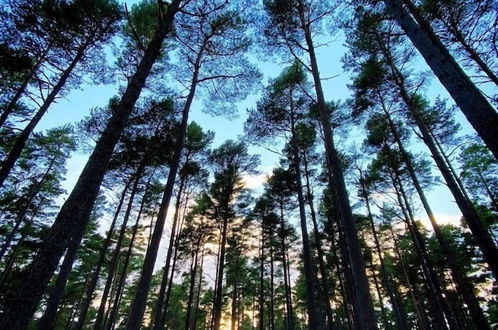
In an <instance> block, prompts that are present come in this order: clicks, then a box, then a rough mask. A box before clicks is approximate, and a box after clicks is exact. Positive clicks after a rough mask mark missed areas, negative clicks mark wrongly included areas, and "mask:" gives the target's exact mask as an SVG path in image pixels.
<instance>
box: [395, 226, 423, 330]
mask: <svg viewBox="0 0 498 330" xmlns="http://www.w3.org/2000/svg"><path fill="white" fill-rule="evenodd" d="M391 235H392V238H393V243H394V253H395V255H396V257H397V258H398V261H399V264H400V266H401V269H402V270H403V276H404V279H405V283H406V287H407V288H408V294H409V295H410V298H411V300H412V304H413V306H414V308H415V314H416V315H417V321H418V325H419V327H420V329H421V330H425V329H429V322H428V320H427V317H426V315H425V313H424V314H423V313H422V308H421V307H420V304H419V301H420V299H417V298H415V294H414V292H413V286H412V284H411V281H410V278H409V277H408V271H407V269H406V266H405V262H404V261H403V256H402V255H401V252H400V250H399V247H398V246H399V244H398V240H397V239H396V236H395V235H394V231H393V229H392V227H391Z"/></svg>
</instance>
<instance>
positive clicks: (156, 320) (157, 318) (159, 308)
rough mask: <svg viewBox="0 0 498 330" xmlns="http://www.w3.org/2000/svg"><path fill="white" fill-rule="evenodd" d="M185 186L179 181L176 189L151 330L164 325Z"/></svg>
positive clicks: (156, 329)
mask: <svg viewBox="0 0 498 330" xmlns="http://www.w3.org/2000/svg"><path fill="white" fill-rule="evenodd" d="M184 184H185V181H184V179H183V178H182V180H181V181H180V186H179V187H178V194H177V196H176V202H175V214H174V215H173V223H172V225H171V234H170V239H169V244H168V252H166V261H165V262H164V267H163V276H162V279H161V286H160V288H159V292H158V294H157V300H156V303H155V306H154V317H153V329H155V330H159V329H162V328H163V327H164V323H163V321H162V314H163V308H164V296H165V293H166V287H167V285H168V279H169V273H170V269H169V267H170V263H171V256H172V255H173V250H174V249H173V245H174V242H175V240H176V235H177V234H176V231H177V225H178V218H179V213H180V203H181V198H182V194H183V186H184Z"/></svg>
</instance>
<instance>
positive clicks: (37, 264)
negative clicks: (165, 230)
mask: <svg viewBox="0 0 498 330" xmlns="http://www.w3.org/2000/svg"><path fill="white" fill-rule="evenodd" d="M180 2H181V0H173V1H172V2H171V4H170V5H169V6H168V11H167V13H166V15H165V17H164V19H163V21H161V23H160V24H159V27H158V29H157V30H156V32H155V33H154V36H153V38H152V40H151V42H150V43H149V45H148V46H147V49H146V51H145V53H144V56H143V58H142V60H141V61H140V64H139V65H138V68H137V71H136V72H135V74H134V75H133V77H132V78H131V81H130V83H129V84H128V86H127V88H126V90H125V92H124V94H123V97H122V98H121V101H120V102H119V104H118V106H117V107H116V109H115V111H114V113H113V115H112V117H111V119H110V120H109V123H108V124H107V127H106V128H105V130H104V132H103V134H102V136H101V137H100V139H99V141H98V142H97V144H96V146H95V149H94V151H93V153H92V155H91V156H90V158H89V160H88V162H87V164H86V165H85V168H84V169H83V172H82V173H81V175H80V177H79V179H78V181H77V183H76V185H75V187H74V189H73V191H72V192H71V194H70V195H69V197H68V199H67V200H66V202H65V203H64V205H63V206H62V208H61V210H60V212H59V214H58V215H57V217H56V219H55V222H54V224H53V225H52V227H51V228H50V231H49V232H48V234H47V235H46V236H45V239H44V240H43V243H42V246H41V247H40V249H39V251H38V253H37V254H36V256H35V258H34V260H33V261H32V262H31V264H30V265H29V266H28V267H27V269H26V272H25V274H26V275H25V276H24V277H23V281H20V283H22V284H19V287H18V288H17V289H16V290H14V292H15V294H13V295H12V297H10V298H9V305H8V306H5V309H4V314H3V315H2V316H1V319H0V328H2V329H5V330H24V329H26V327H27V325H28V323H29V321H30V319H31V317H32V316H33V314H34V312H35V310H36V306H37V305H38V303H39V301H40V299H41V297H42V295H43V292H44V291H45V289H46V287H47V284H48V282H49V281H50V277H51V276H52V274H53V273H54V271H55V269H56V268H57V264H58V261H59V259H60V258H61V256H62V255H63V254H64V252H65V250H66V248H67V245H68V243H69V241H70V240H71V239H72V238H73V237H77V236H78V235H80V233H82V232H84V231H85V228H86V225H87V223H88V219H89V216H90V213H91V211H92V209H93V205H94V203H95V199H96V198H97V195H98V191H99V188H100V184H101V183H102V180H103V177H104V174H105V171H106V168H107V165H108V164H109V161H110V159H111V155H112V152H113V150H114V147H115V145H116V143H117V142H118V140H119V137H120V135H121V132H122V131H123V129H124V127H125V125H126V120H127V119H128V117H129V115H130V114H131V111H132V110H133V107H134V105H135V103H136V101H137V99H138V97H139V95H140V92H141V90H142V88H143V87H144V84H145V80H146V79H147V76H148V75H149V74H150V71H151V69H152V65H153V64H154V62H155V61H156V59H157V58H158V57H159V55H160V53H161V47H162V44H163V41H164V39H165V38H166V36H167V35H168V33H169V32H170V30H171V27H172V24H173V17H174V15H175V13H176V12H177V11H178V8H179V5H180Z"/></svg>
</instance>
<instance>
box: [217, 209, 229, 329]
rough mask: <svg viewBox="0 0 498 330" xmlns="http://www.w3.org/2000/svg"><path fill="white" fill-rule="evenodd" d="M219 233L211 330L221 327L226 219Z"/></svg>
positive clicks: (225, 218)
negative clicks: (218, 255)
mask: <svg viewBox="0 0 498 330" xmlns="http://www.w3.org/2000/svg"><path fill="white" fill-rule="evenodd" d="M225 208H226V209H228V205H225ZM222 228H223V229H222V231H221V244H220V249H221V250H220V261H219V264H218V280H217V282H216V292H217V294H216V299H215V300H214V304H213V315H214V317H213V319H214V324H213V329H214V330H219V329H220V325H221V307H222V296H223V293H222V290H223V272H224V269H225V252H226V242H227V233H228V217H224V219H223V227H222Z"/></svg>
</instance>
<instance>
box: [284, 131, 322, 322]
mask: <svg viewBox="0 0 498 330" xmlns="http://www.w3.org/2000/svg"><path fill="white" fill-rule="evenodd" d="M292 126H294V124H292ZM292 131H294V127H293V128H292ZM292 140H293V141H291V145H292V146H291V148H292V166H293V167H294V172H295V173H294V175H295V180H296V183H297V198H298V204H299V219H300V226H301V236H302V241H303V250H302V251H303V262H304V265H303V272H304V280H305V285H306V310H307V313H308V317H309V324H308V327H309V328H310V329H325V328H326V325H325V318H324V317H323V315H320V313H319V312H318V308H317V306H318V305H317V302H318V300H317V299H316V295H315V293H316V292H317V291H316V290H317V288H316V286H315V285H316V281H315V274H314V273H313V262H312V259H311V247H310V243H309V237H308V228H307V225H306V209H305V201H304V194H303V184H302V179H301V161H300V155H299V151H298V149H297V146H296V142H295V137H294V136H293V137H292Z"/></svg>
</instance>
